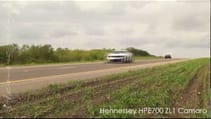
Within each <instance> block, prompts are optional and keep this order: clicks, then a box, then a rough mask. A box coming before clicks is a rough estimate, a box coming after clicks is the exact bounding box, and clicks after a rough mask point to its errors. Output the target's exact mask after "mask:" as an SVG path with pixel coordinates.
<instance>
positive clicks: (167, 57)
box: [164, 54, 172, 59]
mask: <svg viewBox="0 0 211 119" xmlns="http://www.w3.org/2000/svg"><path fill="white" fill-rule="evenodd" d="M164 58H165V59H171V58H172V56H171V55H170V54H166V55H165V57H164Z"/></svg>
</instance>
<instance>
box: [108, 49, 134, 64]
mask: <svg viewBox="0 0 211 119" xmlns="http://www.w3.org/2000/svg"><path fill="white" fill-rule="evenodd" d="M106 59H107V61H108V62H117V61H119V62H122V63H128V62H130V63H131V62H133V54H132V53H130V52H128V51H113V52H111V53H109V54H108V55H107V57H106Z"/></svg>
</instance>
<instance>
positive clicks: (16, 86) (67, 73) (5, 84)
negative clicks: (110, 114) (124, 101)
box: [0, 59, 184, 95]
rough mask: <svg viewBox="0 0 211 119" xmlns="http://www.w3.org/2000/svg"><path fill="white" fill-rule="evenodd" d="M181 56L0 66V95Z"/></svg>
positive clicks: (121, 70) (155, 63)
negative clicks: (108, 61) (131, 61)
mask: <svg viewBox="0 0 211 119" xmlns="http://www.w3.org/2000/svg"><path fill="white" fill-rule="evenodd" d="M181 61H184V59H171V60H165V59H153V60H139V61H135V62H134V63H125V64H124V63H103V62H98V63H81V64H54V65H40V66H15V67H2V68H0V95H10V94H12V93H20V92H25V91H28V90H31V89H33V90H34V89H40V88H42V87H46V86H47V85H49V84H55V83H64V82H67V81H71V80H83V79H86V80H87V79H93V78H97V77H100V76H103V75H108V74H112V73H118V72H124V71H127V70H131V69H136V68H145V67H152V66H156V65H162V64H167V63H175V62H181Z"/></svg>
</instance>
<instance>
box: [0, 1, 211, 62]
mask: <svg viewBox="0 0 211 119" xmlns="http://www.w3.org/2000/svg"><path fill="white" fill-rule="evenodd" d="M10 43H16V44H19V45H23V44H29V45H31V44H51V45H52V46H53V47H55V48H57V47H63V48H65V47H66V48H70V49H76V48H77V49H93V48H116V49H121V48H127V47H135V48H139V49H144V50H147V51H149V52H150V53H152V54H154V55H164V54H165V53H172V54H173V56H174V57H190V58H192V57H209V56H210V2H209V0H136V1H129V0H128V1H125V0H124V1H123V0H122V1H99V0H98V1H10V2H8V1H7V2H3V1H0V45H5V44H10Z"/></svg>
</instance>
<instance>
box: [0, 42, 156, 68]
mask: <svg viewBox="0 0 211 119" xmlns="http://www.w3.org/2000/svg"><path fill="white" fill-rule="evenodd" d="M127 49H128V51H130V52H132V53H133V54H134V55H135V57H150V58H153V57H154V58H155V57H156V56H153V55H151V54H149V53H148V52H147V51H144V50H140V49H136V48H127ZM112 50H114V49H105V48H104V49H92V50H81V49H74V50H73V49H68V48H56V49H55V48H53V47H52V46H51V45H48V44H47V45H31V46H29V45H23V46H21V47H20V46H18V45H17V44H11V45H4V46H0V66H3V65H17V64H19V65H20V64H21V65H25V64H46V63H67V62H93V61H102V60H105V56H106V54H107V53H109V52H111V51H112Z"/></svg>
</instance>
